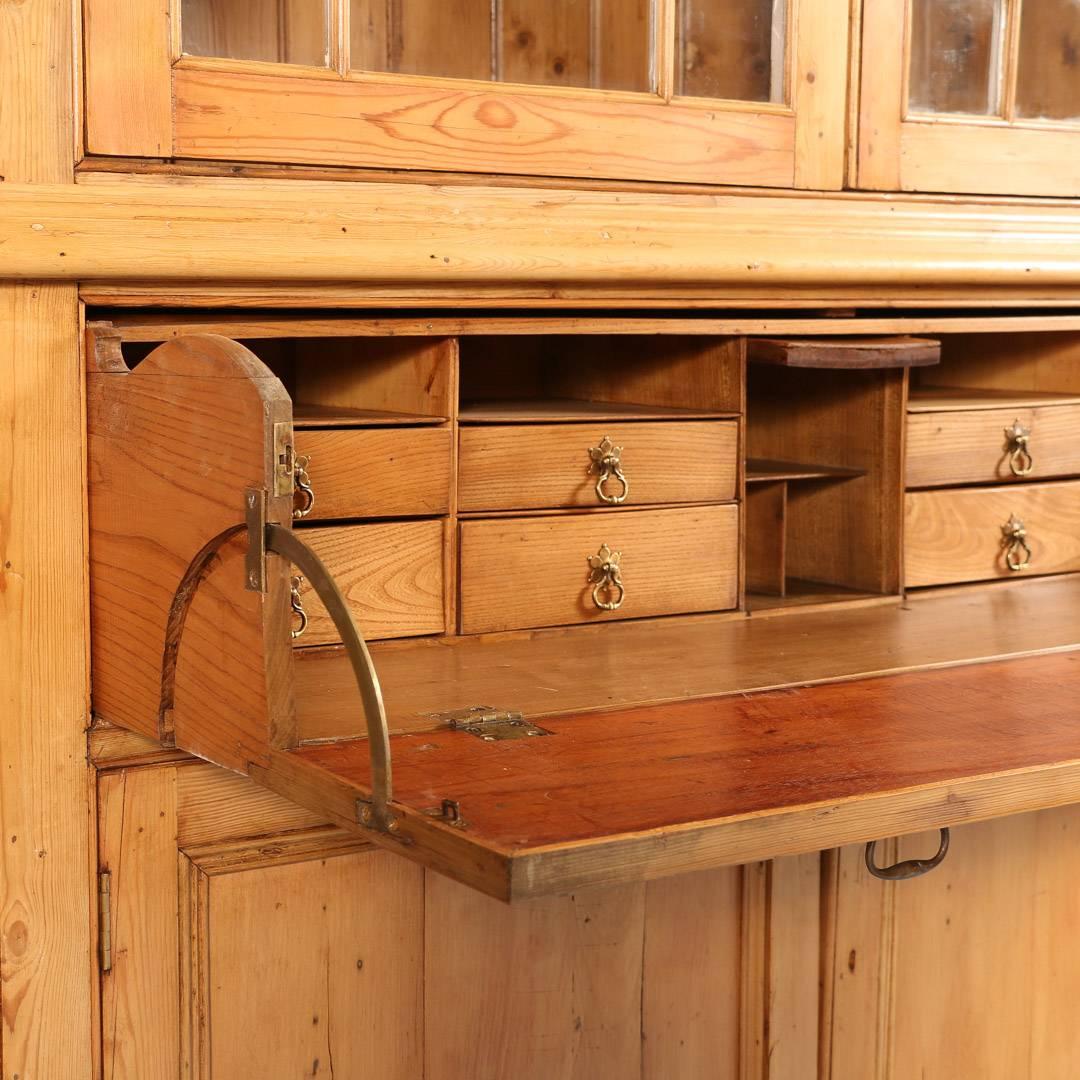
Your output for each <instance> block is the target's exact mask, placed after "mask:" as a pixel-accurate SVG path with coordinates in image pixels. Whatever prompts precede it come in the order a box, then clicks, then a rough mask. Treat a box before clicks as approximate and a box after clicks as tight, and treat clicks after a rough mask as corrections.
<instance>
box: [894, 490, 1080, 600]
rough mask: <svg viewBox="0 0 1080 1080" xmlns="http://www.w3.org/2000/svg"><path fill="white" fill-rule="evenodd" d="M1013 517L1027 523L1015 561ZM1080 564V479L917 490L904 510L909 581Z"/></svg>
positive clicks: (935, 582)
mask: <svg viewBox="0 0 1080 1080" xmlns="http://www.w3.org/2000/svg"><path fill="white" fill-rule="evenodd" d="M1010 519H1017V520H1019V521H1020V522H1022V523H1023V527H1024V530H1025V536H1024V541H1025V542H1026V543H1027V545H1028V548H1029V549H1030V557H1028V556H1027V555H1026V553H1025V552H1024V550H1023V548H1022V547H1019V546H1017V547H1014V548H1013V552H1012V558H1013V562H1014V563H1023V562H1027V563H1028V565H1027V566H1026V567H1024V568H1023V569H1017V570H1013V569H1010V568H1009V565H1008V559H1009V553H1010V552H1009V541H1008V539H1007V538H1006V534H1005V529H1006V526H1007V525H1008V523H1009V521H1010ZM1070 570H1080V480H1073V481H1059V482H1057V483H1054V484H1025V485H1022V486H1019V485H1018V486H1016V487H984V488H964V489H961V490H957V491H910V492H908V494H907V496H906V502H905V513H904V581H905V584H906V585H907V586H908V587H909V588H911V587H916V586H919V585H942V584H946V583H949V582H958V581H980V580H983V579H987V578H1000V577H1020V576H1021V575H1028V574H1060V573H1064V572H1065V571H1070Z"/></svg>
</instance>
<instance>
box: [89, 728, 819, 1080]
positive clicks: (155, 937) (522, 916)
mask: <svg viewBox="0 0 1080 1080" xmlns="http://www.w3.org/2000/svg"><path fill="white" fill-rule="evenodd" d="M119 738H121V739H122V741H123V742H124V743H125V744H127V743H130V741H131V737H129V736H126V735H123V733H119ZM99 858H100V863H99V865H100V869H101V870H102V871H103V872H105V873H107V874H108V876H109V910H108V918H107V920H106V923H105V925H107V927H108V931H109V934H108V937H109V939H110V940H109V953H110V960H111V964H110V965H109V969H108V970H107V971H105V972H104V973H103V974H102V976H101V1014H102V1035H103V1059H104V1063H105V1068H104V1075H105V1076H108V1077H110V1078H111V1080H159V1078H161V1080H165V1078H169V1080H173V1078H175V1077H177V1076H182V1077H190V1078H192V1080H244V1078H247V1077H258V1078H259V1080H295V1078H296V1077H320V1078H321V1077H326V1078H329V1077H332V1076H336V1077H339V1078H350V1080H354V1078H355V1080H359V1078H363V1077H378V1078H379V1080H506V1078H507V1077H514V1078H515V1080H521V1078H524V1080H595V1078H597V1077H605V1078H607V1077H611V1078H613V1080H615V1078H622V1077H635V1078H637V1077H644V1078H645V1080H671V1078H672V1077H678V1078H679V1080H716V1078H718V1077H723V1078H724V1080H727V1078H740V1080H741V1078H745V1080H750V1078H753V1080H762V1078H763V1077H764V1078H766V1080H806V1078H807V1077H808V1076H810V1075H812V1074H813V1071H814V1069H816V1062H817V1054H818V1036H817V1033H818V972H819V967H818V961H819V936H818V931H819V884H820V874H819V863H820V860H819V858H818V857H817V856H816V855H815V856H802V857H799V858H792V859H784V860H779V861H777V862H775V863H772V864H769V865H766V864H756V865H752V866H747V867H741V868H740V867H733V868H727V869H723V870H717V871H707V872H703V873H698V874H693V875H688V876H685V877H681V878H670V879H666V880H663V881H658V882H654V883H649V884H636V885H632V886H625V887H619V888H613V889H591V890H583V891H581V892H579V893H577V894H575V895H572V896H564V897H552V898H546V899H543V900H539V901H533V902H529V903H523V904H520V905H516V906H514V907H509V906H507V905H505V904H502V903H500V902H499V901H497V900H492V899H489V898H487V897H484V896H481V895H479V894H477V893H476V892H474V891H472V890H470V889H468V888H466V887H465V886H462V885H458V884H456V883H454V882H451V881H449V880H448V879H445V878H442V877H440V876H439V875H437V874H434V873H425V871H423V870H422V869H420V868H418V867H417V866H415V865H413V864H412V863H410V862H407V861H406V860H404V859H401V858H399V857H397V856H395V855H393V854H390V853H387V852H382V851H378V850H375V849H374V848H371V847H369V846H366V845H365V844H364V842H363V841H358V840H357V838H356V837H355V836H354V835H352V834H345V833H343V832H341V831H339V830H336V829H333V828H330V827H327V826H324V825H322V824H320V823H319V822H318V821H317V820H316V819H314V818H313V817H312V816H311V815H309V814H308V813H307V812H305V811H302V810H299V809H297V808H296V807H295V806H293V805H291V804H289V803H286V802H283V801H282V800H280V799H278V798H277V797H276V796H273V795H271V794H269V793H268V792H266V791H265V790H262V789H259V788H257V787H255V786H254V785H253V784H252V783H251V782H249V781H247V780H246V779H243V778H240V777H237V776H234V775H232V774H229V773H226V772H223V771H222V770H220V769H217V768H216V767H214V766H211V765H205V764H202V763H180V764H176V763H167V764H164V765H161V764H159V765H149V766H142V767H129V768H118V769H114V770H112V771H109V772H106V773H104V774H103V775H102V776H101V778H100V784H99Z"/></svg>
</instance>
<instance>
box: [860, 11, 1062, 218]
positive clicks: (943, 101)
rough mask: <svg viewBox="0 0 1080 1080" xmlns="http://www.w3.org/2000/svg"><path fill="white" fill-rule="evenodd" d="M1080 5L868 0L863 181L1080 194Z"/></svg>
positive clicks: (909, 187)
mask: <svg viewBox="0 0 1080 1080" xmlns="http://www.w3.org/2000/svg"><path fill="white" fill-rule="evenodd" d="M1078 53H1080V5H1077V4H1076V3H1075V2H1074V0H866V3H865V6H864V9H863V34H862V87H861V98H860V102H861V104H860V113H861V115H860V123H859V139H858V185H859V186H860V187H863V188H873V189H877V190H883V191H895V190H901V191H927V192H939V191H943V192H962V193H971V194H994V195H1067V196H1076V195H1078V194H1080V60H1078Z"/></svg>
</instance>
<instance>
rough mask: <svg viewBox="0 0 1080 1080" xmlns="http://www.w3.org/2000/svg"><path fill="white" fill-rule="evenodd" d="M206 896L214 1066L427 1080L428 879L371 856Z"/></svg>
mask: <svg viewBox="0 0 1080 1080" xmlns="http://www.w3.org/2000/svg"><path fill="white" fill-rule="evenodd" d="M205 892H206V897H205V900H202V899H200V900H197V901H196V902H197V903H199V905H200V908H201V910H200V911H199V915H200V916H201V919H200V920H199V921H201V922H203V923H204V927H205V929H204V932H205V935H206V936H205V938H204V939H202V940H200V941H199V942H198V944H197V947H198V948H200V949H202V950H203V954H204V956H205V959H206V962H207V963H208V966H209V972H210V980H209V986H208V989H209V999H208V1000H203V1001H201V1002H200V1003H199V1004H200V1005H201V1009H202V1010H204V1011H205V1022H206V1025H207V1028H208V1032H207V1034H208V1036H209V1038H208V1043H209V1045H208V1047H206V1048H205V1050H204V1051H203V1054H204V1056H205V1058H206V1059H208V1062H209V1070H208V1071H207V1072H205V1073H196V1076H198V1077H200V1080H212V1078H216V1080H226V1078H231V1077H240V1076H260V1077H266V1078H267V1080H270V1078H278V1077H280V1078H282V1080H284V1078H286V1077H291V1076H321V1075H326V1076H342V1077H349V1076H356V1077H361V1076H372V1077H376V1076H377V1077H380V1078H383V1077H385V1078H386V1080H416V1078H417V1077H420V1076H422V1075H423V1065H422V1061H421V1055H422V1051H423V1042H424V1026H423V1005H422V1002H423V942H424V907H423V873H422V871H420V870H419V869H417V868H416V867H414V866H412V865H411V864H409V863H407V862H405V860H403V859H399V858H397V857H396V856H394V855H391V854H388V853H385V852H373V851H368V852H363V853H359V854H352V855H344V856H339V857H337V858H332V859H319V860H315V861H308V862H303V863H297V864H293V865H287V866H271V867H267V868H264V869H260V870H253V871H248V872H246V873H244V872H241V873H231V874H230V873H222V874H217V875H215V876H213V877H211V878H210V879H209V881H208V883H207V884H206V888H205Z"/></svg>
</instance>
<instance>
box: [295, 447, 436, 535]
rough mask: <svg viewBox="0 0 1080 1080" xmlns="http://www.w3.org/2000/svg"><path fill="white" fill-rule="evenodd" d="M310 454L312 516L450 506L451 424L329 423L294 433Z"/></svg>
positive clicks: (412, 512) (405, 513) (413, 512)
mask: <svg viewBox="0 0 1080 1080" xmlns="http://www.w3.org/2000/svg"><path fill="white" fill-rule="evenodd" d="M295 444H296V452H297V454H302V455H307V456H308V457H310V458H311V461H310V463H309V465H308V475H309V476H310V478H311V488H312V490H313V491H314V493H315V504H314V506H313V507H312V509H311V513H310V514H308V515H307V518H306V519H305V520H307V521H320V520H321V521H326V520H332V519H340V518H356V517H412V516H417V517H419V516H421V515H428V514H445V513H446V512H447V511H448V509H449V506H450V457H451V435H450V430H449V429H448V428H424V427H416V428H330V429H319V430H309V431H304V430H299V431H297V432H296V433H295Z"/></svg>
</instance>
